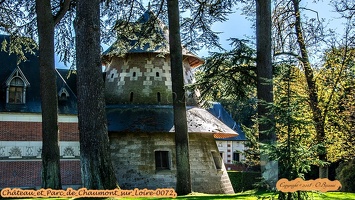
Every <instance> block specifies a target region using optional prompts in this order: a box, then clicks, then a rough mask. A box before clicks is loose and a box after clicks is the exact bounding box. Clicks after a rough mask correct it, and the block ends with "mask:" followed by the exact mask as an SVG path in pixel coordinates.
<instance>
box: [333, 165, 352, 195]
mask: <svg viewBox="0 0 355 200" xmlns="http://www.w3.org/2000/svg"><path fill="white" fill-rule="evenodd" d="M336 174H337V175H336V179H337V180H339V181H340V183H341V185H342V188H341V190H342V191H346V192H355V182H354V180H355V159H353V160H350V161H347V162H342V163H340V165H339V167H338V168H337V169H336Z"/></svg>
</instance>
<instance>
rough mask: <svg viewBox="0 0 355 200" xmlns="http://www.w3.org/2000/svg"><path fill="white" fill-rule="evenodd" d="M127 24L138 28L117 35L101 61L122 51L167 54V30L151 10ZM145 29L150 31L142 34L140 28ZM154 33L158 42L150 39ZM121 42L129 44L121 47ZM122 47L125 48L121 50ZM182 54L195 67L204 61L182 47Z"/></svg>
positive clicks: (118, 54)
mask: <svg viewBox="0 0 355 200" xmlns="http://www.w3.org/2000/svg"><path fill="white" fill-rule="evenodd" d="M149 23H151V24H149ZM128 24H129V25H130V26H132V27H133V26H135V27H137V26H138V27H140V28H138V29H137V31H136V32H134V33H133V34H129V35H130V37H129V38H128V37H124V36H123V37H120V36H117V40H116V42H114V43H113V44H112V45H111V46H110V47H109V48H108V49H107V50H106V51H105V52H103V54H102V55H103V63H105V62H106V60H108V59H109V58H110V57H111V56H122V52H125V53H157V54H169V30H168V28H167V27H166V26H165V24H163V22H161V21H160V20H159V19H157V17H156V16H155V15H154V13H153V12H152V11H150V10H147V11H146V12H145V13H144V14H143V15H142V16H141V17H140V18H139V19H138V20H137V21H136V22H133V23H128ZM146 29H149V31H150V32H149V33H148V34H143V31H141V30H146ZM138 30H140V31H138ZM132 35H133V37H132ZM154 35H156V38H162V40H161V41H158V44H156V43H154V42H153V41H152V39H151V38H152V36H154ZM139 41H140V42H139ZM123 43H124V44H129V45H128V47H123V46H122V44H123ZM123 48H127V49H125V50H123ZM182 54H183V56H184V59H186V60H188V62H189V64H190V66H191V67H197V66H199V65H201V64H203V63H204V61H203V60H202V59H201V58H199V57H198V56H196V55H194V54H193V53H191V52H190V51H188V50H187V49H186V48H182Z"/></svg>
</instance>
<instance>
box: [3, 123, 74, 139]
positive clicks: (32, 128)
mask: <svg viewBox="0 0 355 200" xmlns="http://www.w3.org/2000/svg"><path fill="white" fill-rule="evenodd" d="M59 130H60V140H61V141H78V140H79V131H78V124H77V123H59ZM41 140H42V126H41V122H12V121H0V141H41Z"/></svg>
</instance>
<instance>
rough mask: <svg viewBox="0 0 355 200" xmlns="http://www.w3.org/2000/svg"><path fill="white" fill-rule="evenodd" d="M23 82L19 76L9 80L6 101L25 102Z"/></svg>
mask: <svg viewBox="0 0 355 200" xmlns="http://www.w3.org/2000/svg"><path fill="white" fill-rule="evenodd" d="M24 87H25V84H24V83H23V81H22V79H21V78H18V77H15V78H13V79H12V80H11V82H10V86H9V96H8V103H13V104H24V103H25V93H24V91H25V88H24Z"/></svg>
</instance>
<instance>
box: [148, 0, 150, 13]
mask: <svg viewBox="0 0 355 200" xmlns="http://www.w3.org/2000/svg"><path fill="white" fill-rule="evenodd" d="M148 11H150V1H149V2H148Z"/></svg>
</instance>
